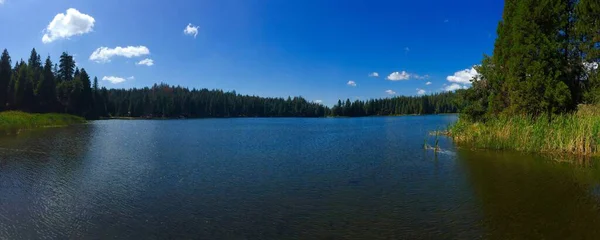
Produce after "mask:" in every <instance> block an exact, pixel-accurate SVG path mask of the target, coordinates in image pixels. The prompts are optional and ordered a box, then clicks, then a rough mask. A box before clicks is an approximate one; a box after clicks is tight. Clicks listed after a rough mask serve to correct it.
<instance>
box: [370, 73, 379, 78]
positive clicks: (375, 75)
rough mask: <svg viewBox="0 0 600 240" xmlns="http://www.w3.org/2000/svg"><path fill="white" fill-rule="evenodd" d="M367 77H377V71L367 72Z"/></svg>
mask: <svg viewBox="0 0 600 240" xmlns="http://www.w3.org/2000/svg"><path fill="white" fill-rule="evenodd" d="M369 77H379V73H378V72H372V73H370V74H369Z"/></svg>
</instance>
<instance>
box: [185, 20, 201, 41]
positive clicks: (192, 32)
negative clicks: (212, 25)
mask: <svg viewBox="0 0 600 240" xmlns="http://www.w3.org/2000/svg"><path fill="white" fill-rule="evenodd" d="M198 28H199V27H198V26H194V25H192V24H191V23H190V24H188V25H187V27H185V29H183V34H185V35H189V36H194V38H196V36H198Z"/></svg>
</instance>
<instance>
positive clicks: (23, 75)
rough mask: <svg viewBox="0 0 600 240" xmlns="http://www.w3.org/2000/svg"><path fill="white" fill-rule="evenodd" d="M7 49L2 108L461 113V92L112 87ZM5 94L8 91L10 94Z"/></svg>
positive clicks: (147, 113)
mask: <svg viewBox="0 0 600 240" xmlns="http://www.w3.org/2000/svg"><path fill="white" fill-rule="evenodd" d="M11 61H12V60H11V57H10V55H9V53H8V51H7V50H6V49H5V50H4V51H3V52H2V56H1V57H0V93H3V94H0V111H3V110H20V111H26V112H39V113H45V112H59V113H68V114H73V115H79V116H83V117H85V118H87V119H98V118H105V117H140V118H181V117H185V118H209V117H211V118H218V117H324V116H350V117H356V116H374V115H379V116H387V115H401V114H433V113H455V112H457V111H458V104H457V101H455V100H456V94H454V93H440V94H434V95H429V96H418V97H395V98H387V99H376V100H367V101H358V100H357V101H354V102H350V100H349V99H347V100H346V102H345V103H344V104H343V103H342V101H341V100H340V101H339V102H338V104H337V105H335V106H334V107H333V108H329V107H326V106H324V105H322V104H319V103H314V102H311V101H307V100H306V99H304V98H302V97H293V98H292V97H288V98H265V97H258V96H249V95H241V94H237V93H236V92H235V91H232V92H224V91H222V90H208V89H189V88H185V87H180V86H170V85H167V84H164V83H161V84H154V85H153V86H152V87H145V88H132V89H107V88H105V87H99V84H98V78H96V77H94V78H93V80H92V79H91V76H90V75H89V74H88V73H87V72H86V70H85V69H84V68H81V69H79V68H78V67H77V66H76V64H75V61H74V59H73V56H71V55H69V54H67V53H63V54H62V55H61V56H60V59H59V62H58V63H57V64H54V63H53V62H52V60H51V58H50V57H47V58H46V59H45V61H44V62H43V63H42V58H41V57H40V55H39V54H38V53H37V52H36V50H35V49H33V50H32V51H31V56H30V58H29V60H28V61H27V62H25V61H23V60H20V61H17V62H16V63H15V65H14V67H13V66H12V63H11ZM4 93H5V94H4Z"/></svg>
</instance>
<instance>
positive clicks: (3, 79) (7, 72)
mask: <svg viewBox="0 0 600 240" xmlns="http://www.w3.org/2000/svg"><path fill="white" fill-rule="evenodd" d="M11 74H12V68H11V62H10V55H9V54H8V51H7V50H6V49H4V51H3V52H2V57H0V111H2V110H5V109H6V104H7V102H8V99H9V97H8V96H9V95H10V93H9V92H8V86H9V83H10V79H11Z"/></svg>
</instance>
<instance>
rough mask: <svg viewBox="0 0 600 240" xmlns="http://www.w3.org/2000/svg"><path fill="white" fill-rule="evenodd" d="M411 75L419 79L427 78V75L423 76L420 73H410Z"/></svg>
mask: <svg viewBox="0 0 600 240" xmlns="http://www.w3.org/2000/svg"><path fill="white" fill-rule="evenodd" d="M412 77H413V78H414V79H419V80H421V79H428V78H429V75H423V76H421V75H417V74H413V75H412Z"/></svg>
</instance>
